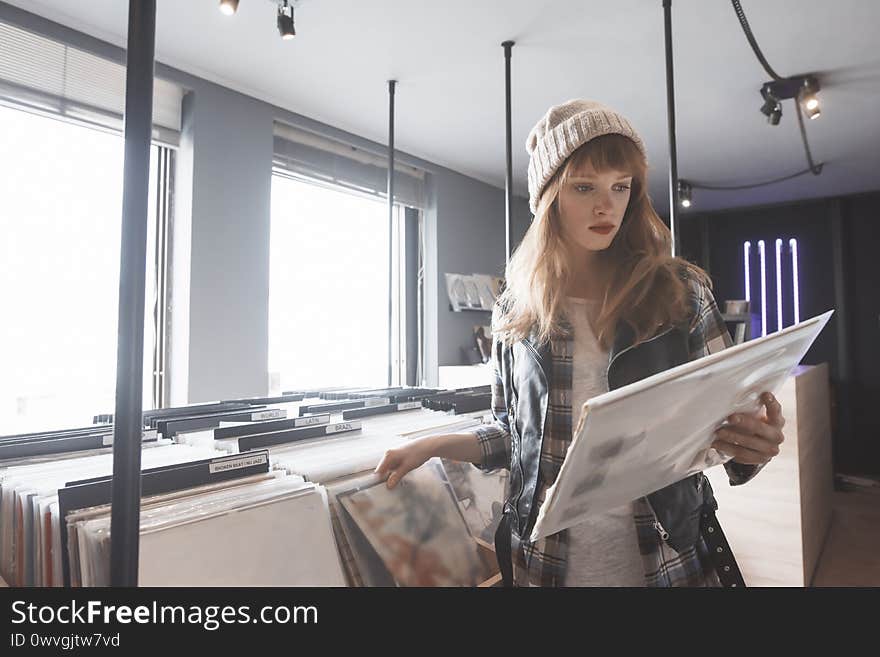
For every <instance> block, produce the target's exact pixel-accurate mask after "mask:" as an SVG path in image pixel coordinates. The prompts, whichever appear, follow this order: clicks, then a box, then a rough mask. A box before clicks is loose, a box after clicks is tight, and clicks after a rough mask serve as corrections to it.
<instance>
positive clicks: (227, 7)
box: [220, 0, 238, 16]
mask: <svg viewBox="0 0 880 657" xmlns="http://www.w3.org/2000/svg"><path fill="white" fill-rule="evenodd" d="M237 10H238V0H220V13H221V14H226V15H227V16H232V14H234V13H235V12H236V11H237Z"/></svg>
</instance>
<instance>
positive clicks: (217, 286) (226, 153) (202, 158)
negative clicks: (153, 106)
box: [171, 84, 274, 404]
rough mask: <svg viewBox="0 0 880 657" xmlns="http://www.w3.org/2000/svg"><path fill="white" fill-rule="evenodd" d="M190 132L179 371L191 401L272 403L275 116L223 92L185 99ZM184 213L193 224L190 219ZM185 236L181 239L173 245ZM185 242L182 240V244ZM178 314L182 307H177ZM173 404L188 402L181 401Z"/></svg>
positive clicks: (201, 91)
mask: <svg viewBox="0 0 880 657" xmlns="http://www.w3.org/2000/svg"><path fill="white" fill-rule="evenodd" d="M188 98H191V100H190V102H188V103H187V104H186V110H187V113H186V114H187V115H186V116H185V117H184V118H185V123H186V124H190V125H191V126H192V129H191V132H192V138H191V140H188V141H187V142H185V143H184V144H182V145H181V146H182V148H181V155H182V156H183V157H184V158H191V160H192V166H191V176H192V177H191V180H187V179H186V178H185V177H183V176H178V183H179V186H187V185H189V186H191V189H192V192H191V199H192V200H191V205H184V204H177V205H176V206H175V221H178V220H179V221H180V225H181V226H183V227H186V228H188V229H189V230H190V235H189V241H190V245H189V247H190V249H189V250H190V258H189V262H188V263H186V262H183V261H181V260H178V261H177V262H176V263H175V264H177V265H178V266H180V267H186V266H187V264H188V265H189V271H188V272H186V271H182V270H180V269H176V270H175V272H174V274H175V278H177V277H187V278H188V279H189V284H190V287H189V293H188V295H187V298H186V299H185V300H183V299H181V301H184V303H187V304H188V310H189V312H188V315H189V336H188V341H187V343H186V344H187V346H188V353H187V354H186V355H184V354H183V353H180V356H181V357H180V358H176V357H175V351H174V344H173V342H172V362H171V368H172V371H174V370H176V369H180V368H183V367H185V368H186V369H187V371H188V374H189V376H188V382H187V388H186V390H187V395H186V397H187V399H186V401H189V402H199V401H210V400H215V399H229V398H234V397H246V396H255V395H263V394H266V392H267V390H268V374H267V363H268V339H269V338H268V336H269V331H268V313H269V207H270V203H269V201H270V194H271V176H272V144H273V137H272V121H273V118H274V113H273V111H272V108H271V107H270V106H268V105H266V104H265V103H262V102H258V101H255V100H253V99H252V98H249V97H247V96H243V95H241V94H238V93H234V92H231V91H229V90H226V89H223V88H221V87H218V86H216V85H208V84H205V85H203V86H200V88H198V89H197V90H194V91H193V92H192V93H190V94H188ZM187 214H188V215H189V216H188V217H187ZM177 235H179V232H176V235H175V237H177ZM184 239H185V236H184ZM172 303H173V306H178V305H179V304H178V300H177V299H172ZM175 392H176V391H175V389H174V388H173V386H172V404H176V403H178V402H180V401H183V400H182V399H181V397H180V395H175Z"/></svg>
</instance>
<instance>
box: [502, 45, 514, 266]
mask: <svg viewBox="0 0 880 657" xmlns="http://www.w3.org/2000/svg"><path fill="white" fill-rule="evenodd" d="M513 44H514V42H513V41H505V42H504V43H502V44H501V46H502V47H503V48H504V114H505V125H506V126H507V141H506V142H505V143H506V148H507V160H506V165H507V170H506V174H505V176H504V199H505V205H504V212H505V242H504V244H505V250H504V258H505V264H506V263H507V262H510V255H511V253H512V252H513V250H512V247H513V245H512V244H511V240H512V239H513V238H512V235H513V151H512V149H511V133H512V129H511V125H510V118H511V117H510V115H511V112H510V50H511V48H513Z"/></svg>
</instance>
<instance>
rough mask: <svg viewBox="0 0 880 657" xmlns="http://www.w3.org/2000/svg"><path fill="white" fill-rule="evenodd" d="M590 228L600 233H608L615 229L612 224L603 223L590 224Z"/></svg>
mask: <svg viewBox="0 0 880 657" xmlns="http://www.w3.org/2000/svg"><path fill="white" fill-rule="evenodd" d="M590 230H591V231H593V232H594V233H599V234H600V235H607V234H608V233H610V232H611V231H612V230H614V226H612V225H611V224H602V225H600V226H590Z"/></svg>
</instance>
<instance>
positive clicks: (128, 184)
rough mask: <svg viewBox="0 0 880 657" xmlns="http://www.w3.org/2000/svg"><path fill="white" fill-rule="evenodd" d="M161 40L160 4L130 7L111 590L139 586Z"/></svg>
mask: <svg viewBox="0 0 880 657" xmlns="http://www.w3.org/2000/svg"><path fill="white" fill-rule="evenodd" d="M155 37H156V0H129V4H128V46H127V59H126V73H125V80H126V83H125V163H124V170H123V171H124V180H123V190H122V248H121V257H120V267H119V273H120V278H119V327H118V334H119V339H118V343H117V352H116V412H115V414H114V416H113V419H114V428H113V484H112V510H111V517H110V535H111V548H110V584H111V586H137V573H138V547H139V539H140V502H141V437H142V430H143V415H142V413H143V408H142V399H141V396H142V391H143V363H144V284H145V280H146V266H147V262H146V257H147V256H146V251H147V204H148V189H149V180H150V137H151V132H152V121H153V58H154V50H155Z"/></svg>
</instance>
